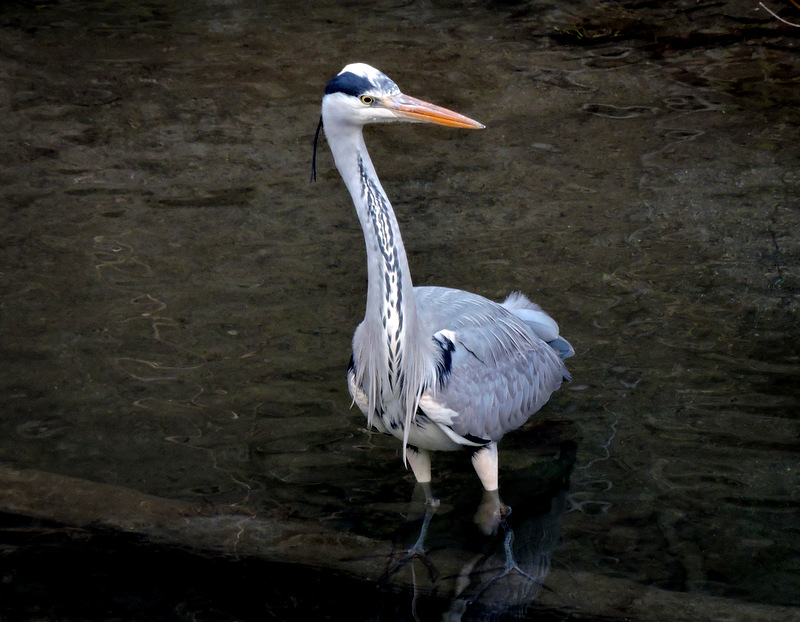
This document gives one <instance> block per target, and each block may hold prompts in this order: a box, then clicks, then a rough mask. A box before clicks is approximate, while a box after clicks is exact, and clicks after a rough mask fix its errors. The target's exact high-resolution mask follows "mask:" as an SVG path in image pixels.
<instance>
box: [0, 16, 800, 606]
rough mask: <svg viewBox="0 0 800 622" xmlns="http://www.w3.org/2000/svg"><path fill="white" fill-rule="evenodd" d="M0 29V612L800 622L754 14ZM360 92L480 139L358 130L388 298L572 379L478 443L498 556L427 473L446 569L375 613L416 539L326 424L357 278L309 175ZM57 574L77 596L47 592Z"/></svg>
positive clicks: (789, 82) (325, 172)
mask: <svg viewBox="0 0 800 622" xmlns="http://www.w3.org/2000/svg"><path fill="white" fill-rule="evenodd" d="M772 8H773V9H774V10H775V11H778V10H779V9H780V13H781V15H782V16H783V17H784V18H786V19H788V20H789V21H794V22H795V23H799V22H800V13H798V11H797V10H796V9H794V8H792V7H791V6H788V5H787V6H783V5H780V4H778V3H775V4H774V6H772ZM0 26H2V28H0V58H2V65H0V67H1V68H2V71H1V72H0V81H1V82H2V88H0V98H2V100H1V104H0V105H2V109H3V114H2V115H0V130H1V131H2V134H3V136H4V137H5V140H4V142H3V144H2V147H0V149H2V169H1V170H0V175H2V190H0V200H1V201H2V203H0V205H1V206H2V210H1V211H0V214H2V218H3V222H2V243H1V244H0V292H1V294H2V298H1V301H0V314H1V315H0V317H1V318H2V336H1V337H0V346H1V348H2V369H3V373H2V376H1V379H2V391H0V400H2V401H1V402H0V403H2V411H1V412H2V415H0V467H2V471H3V487H2V488H3V491H2V493H0V503H2V505H0V511H1V512H2V513H3V514H4V521H3V527H4V528H3V531H2V533H3V534H4V535H3V546H2V549H0V564H3V566H4V567H5V569H4V570H3V571H2V577H3V581H2V584H0V597H1V598H0V601H1V602H0V617H3V618H8V619H29V618H34V617H39V618H41V619H55V618H59V617H60V618H62V619H63V618H75V619H78V618H98V619H110V618H115V619H139V617H141V616H142V615H145V617H148V619H184V618H186V619H232V618H243V619H251V618H252V619H255V618H258V617H270V616H271V617H273V618H277V619H292V618H293V617H295V618H296V619H299V617H300V616H312V617H313V616H316V617H317V618H319V619H325V618H326V617H335V615H336V614H337V612H339V613H340V612H341V610H342V608H345V607H350V609H349V611H350V615H351V616H352V617H353V619H362V618H363V619H366V618H381V619H406V618H408V619H412V618H413V616H414V615H416V616H417V617H418V618H420V619H482V617H484V616H487V615H489V614H490V613H493V614H497V613H498V612H501V611H506V612H510V613H513V614H519V615H528V616H529V617H532V618H534V617H536V618H537V619H549V616H553V619H565V618H566V617H569V616H572V617H577V618H579V619H580V618H599V617H606V618H609V619H614V618H622V617H627V618H633V619H656V620H662V619H664V620H666V619H710V618H712V617H713V616H717V617H725V616H727V618H726V619H736V618H737V617H739V618H741V619H776V620H777V619H781V620H782V619H791V618H792V617H796V616H798V615H800V611H799V610H798V609H797V607H798V606H800V537H798V536H799V535H800V534H798V525H800V522H798V519H800V511H799V510H800V507H799V506H800V478H799V477H798V473H800V461H799V460H798V451H799V450H800V422H798V404H800V400H798V389H797V386H798V380H799V378H798V376H800V364H799V363H798V330H797V310H798V306H799V305H798V298H797V292H798V274H799V268H800V233H798V231H800V229H799V228H798V225H800V159H798V156H800V141H798V124H799V123H800V111H799V110H800V109H798V106H797V96H798V93H799V92H800V91H798V89H799V88H800V61H798V58H800V57H798V34H800V29H798V28H792V27H791V26H788V25H785V24H782V23H780V22H779V21H778V20H776V19H775V18H773V17H771V16H770V15H769V14H768V13H767V12H766V11H764V10H763V9H762V8H760V7H759V6H758V4H757V3H745V2H730V3H726V4H724V5H717V4H710V3H695V2H678V3H672V4H671V6H670V8H669V9H666V8H663V7H660V6H654V5H650V4H646V3H644V4H637V3H628V4H613V3H607V4H599V5H598V4H595V3H579V2H572V3H567V4H565V3H524V2H520V3H513V2H497V3H472V4H469V3H468V4H466V5H459V4H455V3H452V4H450V3H427V2H411V3H400V2H397V3H392V2H386V3H380V2H379V3H368V4H367V3H363V4H362V3H355V2H353V3H345V4H336V3H330V4H315V5H313V7H312V6H306V5H303V4H302V3H289V2H256V1H254V0H250V1H248V0H243V1H241V2H240V1H237V0H229V1H222V0H221V1H218V2H214V1H210V0H209V1H206V2H200V3H196V2H185V3H184V2H173V3H157V2H150V3H144V2H134V3H121V2H99V1H98V2H44V3H41V4H38V5H37V4H34V3H26V2H19V3H13V2H12V3H4V4H3V5H2V8H0ZM353 61H366V62H369V63H371V64H373V65H375V66H377V67H378V68H380V69H382V70H383V71H385V72H386V73H387V74H388V75H390V76H391V77H392V78H394V79H395V80H396V81H397V82H398V84H399V85H400V87H401V88H402V89H403V90H404V91H405V92H407V93H409V94H412V95H417V96H419V97H423V98H425V99H428V100H430V101H434V102H436V103H439V104H442V105H445V106H447V107H450V108H453V109H456V110H458V111H460V112H463V113H465V114H467V115H469V116H471V117H474V118H476V119H478V120H480V121H482V122H483V123H485V124H486V125H487V129H486V130H484V131H482V132H458V131H448V130H443V129H437V128H430V127H418V126H391V127H381V128H370V131H369V132H368V136H367V141H368V144H369V146H370V149H371V151H372V153H373V157H374V160H375V162H376V166H377V168H378V172H379V174H380V175H381V177H382V181H383V183H384V186H385V187H386V190H387V192H388V194H389V196H390V197H391V198H392V200H393V202H394V205H395V209H396V210H397V212H398V217H399V219H400V223H401V227H402V228H403V232H404V236H405V238H404V239H405V243H406V247H407V250H408V252H409V257H410V261H411V268H412V271H413V274H414V279H415V282H416V283H417V284H438V285H448V286H452V287H459V288H463V289H467V290H471V291H475V292H478V293H481V294H483V295H486V296H489V297H492V298H500V297H503V296H504V295H505V294H506V293H507V292H508V291H510V290H514V289H521V290H523V291H525V292H526V293H528V294H529V295H530V296H531V297H532V298H533V299H534V300H536V301H538V302H539V303H540V304H542V305H543V306H545V308H547V309H548V310H549V311H550V312H551V313H552V315H553V316H554V317H555V318H556V319H557V320H558V321H559V324H560V325H561V328H562V334H564V335H565V336H566V337H567V338H568V339H569V340H570V341H571V342H572V343H573V345H574V346H575V349H576V353H577V354H576V356H575V357H574V358H573V359H570V361H569V363H570V365H569V366H570V370H571V372H572V374H573V377H574V380H573V382H572V383H571V384H570V385H568V386H566V387H565V388H564V389H563V390H562V391H561V392H559V393H558V394H557V395H556V396H555V397H554V399H553V400H552V401H551V403H550V404H549V405H548V406H547V407H546V408H545V409H544V410H543V411H542V412H541V413H540V415H538V416H537V417H535V418H534V419H533V420H532V421H531V423H530V424H529V425H528V426H527V427H525V428H524V429H522V430H520V431H518V432H517V433H514V434H513V435H510V436H508V437H507V438H506V439H504V441H503V443H502V444H501V447H500V451H501V454H500V455H501V466H502V471H501V487H502V490H503V495H504V498H505V499H506V500H507V501H508V502H509V503H510V504H511V506H512V508H514V509H513V512H512V519H513V520H511V521H510V528H511V529H512V530H513V542H510V540H509V541H506V540H504V536H506V535H509V536H510V535H512V532H509V533H508V534H505V533H500V534H498V535H497V536H495V537H493V538H487V537H484V536H482V535H481V534H480V533H479V532H478V531H477V529H476V528H475V526H474V525H473V524H472V515H473V513H474V511H475V508H476V507H477V506H478V503H479V501H480V490H479V488H480V486H479V483H478V481H477V478H475V476H474V474H473V473H472V472H471V466H470V465H469V461H468V460H467V457H466V456H458V455H445V456H437V457H436V461H435V463H434V485H435V490H436V493H437V495H438V496H439V497H440V498H441V500H442V506H441V507H440V508H439V511H438V512H437V514H436V516H435V517H434V519H433V522H432V525H431V530H430V533H429V536H428V540H427V545H428V548H429V551H430V553H429V560H430V562H431V563H432V564H433V565H434V566H435V567H436V576H435V578H434V580H431V577H430V576H429V573H428V569H427V568H426V567H425V565H424V564H422V563H421V562H415V563H413V564H409V565H407V566H406V567H404V568H402V569H401V570H399V571H398V572H397V573H396V574H393V575H391V576H390V577H384V580H383V581H382V582H381V583H380V588H376V586H375V584H376V581H377V580H378V579H379V578H380V576H381V574H383V572H384V571H385V570H386V568H387V563H388V560H389V558H388V553H389V552H391V551H392V550H393V549H394V550H402V549H404V548H405V547H407V546H409V545H410V544H411V543H413V542H414V539H415V538H416V534H417V532H418V530H419V527H420V520H421V517H422V512H423V511H424V508H423V507H422V504H421V503H420V502H419V499H418V498H417V499H416V500H414V499H412V496H413V493H414V486H413V478H412V477H411V476H410V475H409V473H408V472H406V471H405V470H404V469H403V467H402V464H401V459H400V456H399V451H398V445H397V444H396V443H395V442H394V441H393V440H392V439H389V438H384V437H381V436H379V435H376V434H374V433H372V432H369V431H367V430H366V429H365V422H364V421H363V419H362V417H361V415H360V413H358V412H357V411H356V410H355V409H350V399H349V396H348V394H347V389H346V385H345V381H344V369H345V367H346V364H347V360H348V358H349V343H350V338H351V335H352V331H353V329H354V327H355V326H356V325H357V323H358V322H359V321H360V319H361V317H362V315H363V305H364V295H365V291H366V283H365V267H364V251H363V241H362V238H361V232H360V229H359V226H358V221H357V219H356V217H355V214H354V211H353V208H352V205H351V203H350V199H349V197H348V196H347V194H346V192H345V190H344V187H343V184H342V183H341V180H340V179H339V178H338V174H337V172H336V170H335V168H334V167H333V162H332V159H331V157H330V154H329V152H328V151H327V146H326V145H325V144H324V142H323V144H322V146H321V151H320V153H319V155H318V163H317V167H318V176H319V180H318V181H317V183H316V184H313V185H312V184H309V183H308V174H309V162H310V155H311V153H310V145H311V140H312V138H313V132H314V129H315V126H316V121H317V120H318V117H319V102H320V97H321V93H322V88H323V87H324V84H325V82H326V81H327V79H328V78H330V77H331V76H332V75H334V74H335V73H337V72H338V71H339V70H340V69H341V67H342V66H344V65H345V64H347V63H349V62H353ZM565 443H566V445H565ZM570 443H575V444H576V445H577V454H576V456H575V457H574V460H573V459H572V458H571V457H570V456H571V454H570V452H569V451H566V453H565V451H564V450H565V447H566V448H567V449H568V448H569V447H570ZM559 455H561V460H560V461H559V460H557V457H558V456H559ZM142 508H144V510H142ZM140 510H142V511H145V514H143V515H140V514H139V513H137V512H139V511H140ZM147 512H150V513H147ZM123 534H125V535H123ZM509 542H510V543H509ZM81 555H91V556H94V557H92V559H93V560H96V565H97V566H98V567H99V568H102V569H103V570H102V571H98V572H97V573H95V574H94V575H93V578H92V580H91V581H87V583H86V584H82V583H81V582H80V581H78V580H75V579H74V577H70V581H72V583H70V584H69V585H70V586H71V587H70V589H67V590H63V591H54V590H53V586H54V585H57V584H59V581H63V580H64V577H66V576H70V574H71V568H70V560H72V559H75V558H77V557H80V556H81ZM132 561H136V562H137V563H142V564H145V565H149V566H151V567H152V568H154V569H159V570H158V572H156V571H155V570H154V571H153V573H152V575H150V576H149V577H148V576H144V577H142V576H135V577H134V576H132V575H131V573H130V572H129V571H128V568H129V567H130V565H131V563H132ZM512 562H513V563H512ZM514 564H516V566H515V565H514ZM45 569H47V570H45ZM165 569H166V570H165ZM167 570H168V571H167ZM178 576H181V577H183V579H181V581H179V582H178V583H177V584H176V586H175V588H174V590H170V589H166V590H165V589H164V587H163V586H164V584H165V583H168V582H169V577H178ZM234 579H235V580H234ZM92 583H94V584H98V585H102V586H103V589H102V590H98V591H97V592H95V593H94V595H93V596H92V597H91V598H89V597H88V596H87V594H86V590H85V588H86V585H90V584H92ZM542 583H543V585H544V587H542ZM232 584H235V585H238V586H240V588H241V587H242V586H244V587H246V588H248V589H239V590H230V589H222V588H224V587H225V586H230V585H232ZM48 595H54V596H53V597H52V598H48ZM95 599H96V600H95ZM354 602H358V603H359V604H358V605H357V606H356V605H354V604H353V603H354ZM142 603H148V605H147V606H145V605H143V604H142ZM148 607H152V608H148ZM526 611H527V614H525V612H526ZM303 619H308V617H304V618H303Z"/></svg>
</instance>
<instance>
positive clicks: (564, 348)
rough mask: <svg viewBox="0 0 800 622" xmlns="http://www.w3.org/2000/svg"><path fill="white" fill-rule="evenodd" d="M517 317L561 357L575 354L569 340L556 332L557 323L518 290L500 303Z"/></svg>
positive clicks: (564, 357)
mask: <svg viewBox="0 0 800 622" xmlns="http://www.w3.org/2000/svg"><path fill="white" fill-rule="evenodd" d="M500 304H501V305H502V306H504V307H505V308H506V309H508V310H509V311H511V313H513V314H514V315H516V316H517V317H518V318H519V319H521V320H522V321H523V322H525V323H526V324H527V325H528V326H530V327H531V330H533V332H534V333H536V336H537V337H539V339H541V340H542V341H544V342H546V343H547V344H548V345H549V346H550V347H551V348H553V350H555V351H556V352H558V356H559V357H560V358H561V359H566V358H569V357H570V356H572V355H573V354H575V349H574V348H573V347H572V346H571V345H570V343H569V341H567V340H566V339H564V338H563V337H561V336H560V335H559V334H558V324H557V323H556V321H555V320H554V319H553V318H551V317H550V316H549V315H548V314H547V313H545V312H544V311H543V310H542V308H541V307H540V306H539V305H537V304H536V303H535V302H531V301H530V300H529V299H528V297H527V296H525V295H524V294H522V293H520V292H512V293H511V294H509V296H508V298H506V299H505V300H504V301H503V302H501V303H500Z"/></svg>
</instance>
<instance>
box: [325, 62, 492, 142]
mask: <svg viewBox="0 0 800 622" xmlns="http://www.w3.org/2000/svg"><path fill="white" fill-rule="evenodd" d="M392 121H407V122H412V123H435V124H437V125H448V126H450V127H461V128H468V129H481V128H483V127H484V126H483V125H482V124H481V123H478V122H477V121H474V120H473V119H470V118H469V117H465V116H464V115H461V114H458V113H457V112H453V111H452V110H448V109H447V108H441V107H439V106H435V105H433V104H430V103H428V102H425V101H422V100H421V99H417V98H416V97H411V96H409V95H404V94H403V93H402V92H401V91H400V89H399V88H398V87H397V85H396V84H395V83H394V82H393V81H392V80H390V79H389V78H388V77H387V76H386V75H385V74H384V73H382V72H380V71H378V70H377V69H375V68H374V67H371V66H370V65H366V64H364V63H353V64H350V65H347V66H346V67H345V68H344V69H342V70H341V71H340V72H339V74H338V75H336V76H335V77H334V78H333V79H332V80H331V81H330V82H328V85H327V86H326V87H325V95H324V96H323V98H322V122H323V124H324V125H325V126H327V127H330V126H331V125H333V124H343V125H357V126H363V125H366V124H367V123H389V122H392Z"/></svg>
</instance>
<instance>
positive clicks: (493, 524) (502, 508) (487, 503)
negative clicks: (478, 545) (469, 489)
mask: <svg viewBox="0 0 800 622" xmlns="http://www.w3.org/2000/svg"><path fill="white" fill-rule="evenodd" d="M509 514H511V507H509V506H507V505H506V504H505V503H503V502H502V501H501V500H500V494H499V493H498V491H497V490H484V491H483V499H481V504H480V505H479V506H478V511H477V512H476V513H475V524H476V525H478V528H479V529H480V530H481V531H482V532H483V533H484V534H485V535H487V536H491V535H494V534H496V533H497V528H498V527H500V523H501V522H502V521H504V520H505V519H506V517H507V516H508V515H509Z"/></svg>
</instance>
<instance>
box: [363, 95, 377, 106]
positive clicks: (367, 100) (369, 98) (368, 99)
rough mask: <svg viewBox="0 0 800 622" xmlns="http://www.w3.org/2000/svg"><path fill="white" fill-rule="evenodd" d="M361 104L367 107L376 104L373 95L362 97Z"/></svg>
mask: <svg viewBox="0 0 800 622" xmlns="http://www.w3.org/2000/svg"><path fill="white" fill-rule="evenodd" d="M361 103H362V104H364V105H365V106H371V105H372V104H374V103H375V98H374V97H373V96H372V95H362V96H361Z"/></svg>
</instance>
